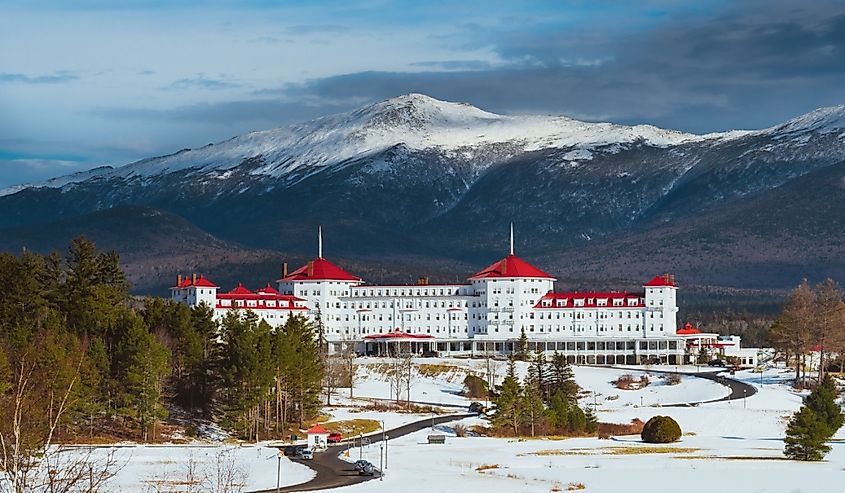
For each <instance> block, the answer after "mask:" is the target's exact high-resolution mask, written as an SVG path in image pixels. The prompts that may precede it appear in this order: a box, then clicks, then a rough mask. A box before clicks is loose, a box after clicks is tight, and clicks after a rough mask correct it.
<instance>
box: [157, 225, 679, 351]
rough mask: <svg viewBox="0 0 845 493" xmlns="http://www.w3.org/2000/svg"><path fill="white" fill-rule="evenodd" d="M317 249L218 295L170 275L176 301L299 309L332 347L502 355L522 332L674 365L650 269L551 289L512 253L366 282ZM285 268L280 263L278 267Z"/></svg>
mask: <svg viewBox="0 0 845 493" xmlns="http://www.w3.org/2000/svg"><path fill="white" fill-rule="evenodd" d="M319 244H320V246H319V249H318V252H319V253H318V256H317V258H316V259H314V260H312V261H310V262H308V263H307V264H306V265H304V266H302V267H300V268H299V269H297V270H295V271H293V272H291V273H287V272H285V274H284V275H283V277H282V278H281V279H279V280H278V281H277V282H278V285H277V288H276V289H274V288H273V287H271V286H269V285H268V286H265V287H264V288H261V289H258V290H256V291H250V290H248V289H246V288H244V287H243V286H242V285H238V286H237V287H236V288H235V289H233V290H231V291H229V292H227V293H220V292H219V287H218V286H216V285H215V284H214V283H212V282H210V281H209V280H208V279H206V278H205V277H203V276H200V277H196V276H194V277H192V278H186V279H184V280H183V279H182V278H181V277H179V278H178V279H177V285H176V286H174V287H173V288H171V293H172V294H171V298H172V299H173V300H174V301H177V302H182V303H186V304H188V305H191V306H194V305H198V304H199V303H206V304H208V305H209V306H211V307H213V308H214V313H215V317H216V318H217V319H220V318H222V316H223V314H225V313H226V312H227V311H228V310H232V309H241V310H247V309H248V310H252V311H253V312H255V313H256V314H257V315H258V316H259V317H260V318H261V319H263V320H265V321H267V323H269V324H270V325H271V326H273V327H277V326H279V325H282V324H284V322H285V321H286V320H287V318H288V317H289V316H291V315H294V314H301V315H304V316H306V317H307V318H309V319H310V320H312V321H313V322H314V323H315V324H317V325H318V326H319V327H320V328H321V330H322V332H323V334H324V337H325V338H326V341H327V342H328V344H329V348H330V350H332V351H336V350H340V349H342V348H343V347H345V346H349V345H352V346H354V347H355V348H356V349H357V350H358V351H359V352H366V353H368V354H384V353H385V352H386V351H395V350H397V348H401V351H411V352H414V353H419V352H424V351H436V352H438V353H440V354H454V355H478V356H482V355H488V354H493V355H504V354H508V353H511V352H513V351H514V350H515V347H516V343H517V340H518V339H519V337H520V335H521V333H522V331H525V334H526V335H527V336H528V340H529V349H530V350H531V351H534V350H536V349H540V350H545V351H547V352H554V351H558V352H561V353H563V354H564V355H566V357H567V358H568V359H569V360H570V361H571V362H573V363H579V364H623V363H624V364H636V363H643V362H649V361H661V362H666V363H675V364H677V363H681V362H683V360H684V355H685V353H686V340H687V339H686V338H685V337H684V336H683V335H681V334H677V333H676V329H677V320H676V315H677V312H678V307H677V303H676V291H677V286H676V284H675V282H674V279H673V278H672V277H671V276H669V275H663V276H657V277H655V278H653V279H651V280H650V281H648V282H647V283H645V284H644V285H643V290H642V291H640V292H635V293H629V292H618V291H608V292H570V293H556V292H554V282H555V278H554V277H552V276H551V275H549V274H547V273H545V272H543V271H542V270H540V269H538V268H536V267H534V266H532V265H531V264H529V263H528V262H526V261H524V260H522V259H521V258H519V257H517V256H516V255H514V253H513V233H511V251H510V253H509V255H507V256H506V257H505V258H503V259H501V260H499V261H498V262H496V263H494V264H492V265H490V266H489V267H487V268H486V269H483V270H481V271H480V272H478V273H476V274H475V275H473V276H471V277H469V278H468V279H467V282H466V283H464V284H429V283H428V282H427V280H426V279H425V278H421V279H420V281H419V282H418V283H417V284H414V285H371V284H366V283H365V282H364V281H363V280H362V279H361V278H359V277H357V276H354V275H352V274H350V273H349V272H347V271H345V270H343V269H342V268H340V267H338V266H337V265H335V264H333V263H331V262H330V261H328V260H326V259H325V258H323V255H322V239H320V241H319ZM285 270H286V269H285Z"/></svg>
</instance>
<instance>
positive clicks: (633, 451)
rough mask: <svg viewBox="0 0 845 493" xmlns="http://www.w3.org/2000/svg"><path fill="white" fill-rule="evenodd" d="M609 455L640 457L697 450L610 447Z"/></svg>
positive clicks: (694, 449) (695, 449) (686, 448)
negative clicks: (642, 455) (641, 455)
mask: <svg viewBox="0 0 845 493" xmlns="http://www.w3.org/2000/svg"><path fill="white" fill-rule="evenodd" d="M607 450H608V451H607V452H605V453H607V454H609V455H640V454H691V453H693V452H697V451H698V449H697V448H691V447H608V448H607Z"/></svg>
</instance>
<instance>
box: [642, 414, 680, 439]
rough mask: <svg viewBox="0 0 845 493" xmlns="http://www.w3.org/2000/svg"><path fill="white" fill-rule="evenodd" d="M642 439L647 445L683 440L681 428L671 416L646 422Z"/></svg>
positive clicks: (659, 417) (656, 417)
mask: <svg viewBox="0 0 845 493" xmlns="http://www.w3.org/2000/svg"><path fill="white" fill-rule="evenodd" d="M640 437H641V438H642V440H643V441H644V442H646V443H672V442H676V441H678V439H680V438H681V427H680V426H679V425H678V422H677V421H675V420H674V419H672V418H671V417H669V416H655V417H653V418H651V419H650V420H648V421H647V422H646V424H645V426H644V427H643V431H642V433H640Z"/></svg>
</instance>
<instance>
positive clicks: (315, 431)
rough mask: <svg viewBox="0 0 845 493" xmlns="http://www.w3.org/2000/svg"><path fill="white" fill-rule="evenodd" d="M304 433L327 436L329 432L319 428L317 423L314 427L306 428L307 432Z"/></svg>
mask: <svg viewBox="0 0 845 493" xmlns="http://www.w3.org/2000/svg"><path fill="white" fill-rule="evenodd" d="M305 433H308V434H309V435H328V434H329V430H327V429H325V428H323V427H322V426H320V423H317V424H315V425H314V426H312V427H311V428H308V430H307V431H306V432H305Z"/></svg>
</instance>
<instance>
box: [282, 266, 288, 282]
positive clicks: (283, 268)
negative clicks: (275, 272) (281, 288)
mask: <svg viewBox="0 0 845 493" xmlns="http://www.w3.org/2000/svg"><path fill="white" fill-rule="evenodd" d="M287 276H288V263H287V262H284V263H282V279H284V278H285V277H287Z"/></svg>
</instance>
